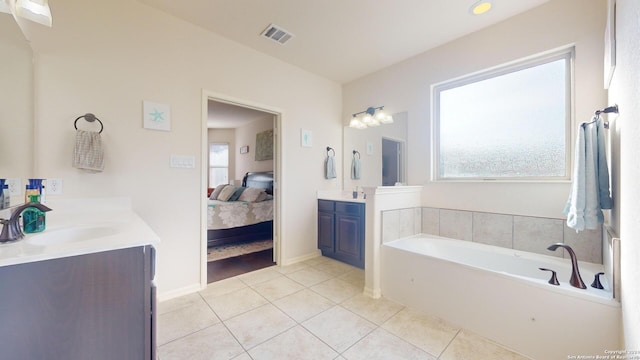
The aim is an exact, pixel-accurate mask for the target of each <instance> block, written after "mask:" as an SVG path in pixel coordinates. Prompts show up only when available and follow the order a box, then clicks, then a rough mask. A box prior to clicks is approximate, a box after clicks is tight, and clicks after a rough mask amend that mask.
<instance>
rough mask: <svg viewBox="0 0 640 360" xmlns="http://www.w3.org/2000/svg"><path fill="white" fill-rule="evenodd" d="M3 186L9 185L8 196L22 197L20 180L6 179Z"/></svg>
mask: <svg viewBox="0 0 640 360" xmlns="http://www.w3.org/2000/svg"><path fill="white" fill-rule="evenodd" d="M5 184H6V185H9V195H11V196H20V195H22V180H20V178H13V179H7V180H6V181H5Z"/></svg>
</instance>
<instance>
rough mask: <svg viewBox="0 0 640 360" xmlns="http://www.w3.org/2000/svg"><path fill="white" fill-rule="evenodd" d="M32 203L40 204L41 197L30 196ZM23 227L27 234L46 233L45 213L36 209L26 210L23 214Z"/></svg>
mask: <svg viewBox="0 0 640 360" xmlns="http://www.w3.org/2000/svg"><path fill="white" fill-rule="evenodd" d="M29 202H30V203H39V202H40V195H37V194H35V195H29ZM22 227H23V229H24V233H25V234H31V233H38V232H42V231H44V229H45V227H46V218H45V213H44V212H43V211H41V210H39V209H36V208H35V207H29V208H26V209H25V210H24V211H23V212H22Z"/></svg>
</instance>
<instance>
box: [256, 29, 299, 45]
mask: <svg viewBox="0 0 640 360" xmlns="http://www.w3.org/2000/svg"><path fill="white" fill-rule="evenodd" d="M261 35H262V36H264V37H266V38H268V39H271V40H273V41H275V42H277V43H278V44H280V45H284V44H286V43H287V41H289V40H291V38H292V37H293V34H292V33H290V32H288V31H287V30H285V29H283V28H281V27H279V26H277V25H274V24H270V25H269V26H267V28H266V29H265V30H264V31H263V32H262V34H261Z"/></svg>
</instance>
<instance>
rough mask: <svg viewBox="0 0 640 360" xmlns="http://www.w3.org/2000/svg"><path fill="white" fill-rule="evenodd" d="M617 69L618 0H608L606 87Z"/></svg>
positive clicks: (605, 55)
mask: <svg viewBox="0 0 640 360" xmlns="http://www.w3.org/2000/svg"><path fill="white" fill-rule="evenodd" d="M615 69H616V0H607V26H606V27H605V30H604V88H605V89H608V88H609V85H611V79H612V78H613V72H614V70H615Z"/></svg>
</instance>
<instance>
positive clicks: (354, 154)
mask: <svg viewBox="0 0 640 360" xmlns="http://www.w3.org/2000/svg"><path fill="white" fill-rule="evenodd" d="M356 155H358V157H357V159H360V152H359V151H358V150H353V157H354V158H356Z"/></svg>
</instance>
